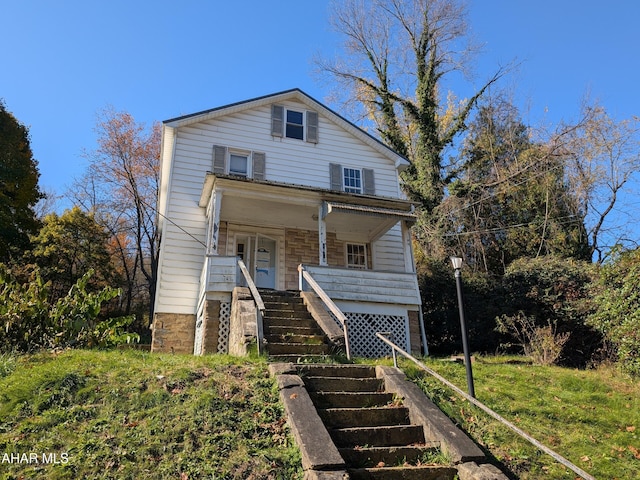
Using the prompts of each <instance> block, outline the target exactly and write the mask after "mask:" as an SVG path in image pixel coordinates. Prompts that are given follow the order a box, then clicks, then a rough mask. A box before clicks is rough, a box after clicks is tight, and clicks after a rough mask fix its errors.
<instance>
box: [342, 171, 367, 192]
mask: <svg viewBox="0 0 640 480" xmlns="http://www.w3.org/2000/svg"><path fill="white" fill-rule="evenodd" d="M342 182H343V183H342V187H343V190H344V191H345V192H347V193H362V171H361V170H360V169H357V168H349V167H344V169H343V174H342Z"/></svg>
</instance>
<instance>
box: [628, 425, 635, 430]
mask: <svg viewBox="0 0 640 480" xmlns="http://www.w3.org/2000/svg"><path fill="white" fill-rule="evenodd" d="M635 431H636V427H634V426H633V425H629V426H628V427H627V432H635Z"/></svg>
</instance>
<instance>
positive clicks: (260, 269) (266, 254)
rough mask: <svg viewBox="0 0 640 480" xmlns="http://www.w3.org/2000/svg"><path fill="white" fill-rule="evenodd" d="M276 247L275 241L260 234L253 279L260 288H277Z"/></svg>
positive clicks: (257, 242)
mask: <svg viewBox="0 0 640 480" xmlns="http://www.w3.org/2000/svg"><path fill="white" fill-rule="evenodd" d="M276 246H277V242H276V241H275V240H274V239H272V238H269V237H265V236H263V235H259V234H258V236H257V241H256V251H255V256H254V258H255V267H254V268H255V274H254V277H253V281H254V282H255V284H256V286H257V287H258V288H276Z"/></svg>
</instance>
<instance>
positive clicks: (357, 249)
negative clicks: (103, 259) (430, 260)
mask: <svg viewBox="0 0 640 480" xmlns="http://www.w3.org/2000/svg"><path fill="white" fill-rule="evenodd" d="M200 206H201V207H202V208H205V209H206V215H207V221H208V238H207V248H206V255H205V258H204V259H203V260H204V263H203V270H202V275H201V281H200V293H199V301H198V312H197V317H198V319H197V325H196V336H197V335H198V328H199V326H200V327H202V326H203V325H204V324H205V323H206V322H205V319H206V317H207V304H208V302H209V304H211V302H213V304H214V305H216V308H214V309H213V310H214V311H220V312H229V311H230V302H231V292H232V290H233V289H234V288H235V287H236V286H238V285H243V284H244V279H243V277H242V275H241V274H240V273H239V270H238V267H237V260H238V259H242V260H243V262H244V263H245V264H246V266H247V268H248V270H249V273H250V275H251V276H252V278H253V281H254V282H255V284H256V285H257V286H258V287H259V288H260V287H262V288H271V289H276V290H294V289H298V288H299V273H298V267H299V265H300V264H303V265H304V267H305V269H306V270H307V271H308V272H309V273H310V274H311V275H313V277H314V278H316V280H317V282H318V284H319V285H320V286H321V287H322V288H323V289H324V290H325V291H326V292H327V294H328V295H329V296H330V297H331V298H332V300H333V301H335V302H336V304H337V305H338V306H339V307H340V308H341V309H342V310H344V311H345V312H346V313H347V314H348V315H351V318H353V319H355V320H354V325H355V323H359V324H360V327H359V328H358V330H359V331H360V330H365V329H367V328H368V327H367V325H370V324H371V323H372V321H373V320H372V319H374V320H375V321H376V322H377V324H376V326H373V325H371V329H377V330H380V329H381V328H382V327H386V328H384V330H385V331H389V330H390V329H391V330H393V329H395V330H396V332H397V336H398V337H401V338H403V339H404V342H405V345H406V346H407V347H408V348H411V347H413V349H414V350H415V345H416V344H417V345H418V349H419V346H420V343H421V342H420V338H419V337H420V335H419V332H418V331H417V326H418V322H419V310H420V304H421V301H420V296H419V290H418V285H417V279H416V274H415V271H414V263H413V255H412V250H411V236H410V231H409V229H410V226H411V224H412V223H413V222H414V220H415V216H414V213H413V205H412V204H411V203H410V202H408V201H405V200H399V199H387V198H382V197H374V196H367V195H355V194H348V193H343V192H335V191H330V190H326V189H319V188H310V187H302V186H294V185H288V184H276V183H271V182H265V181H255V180H250V179H244V178H238V177H232V176H224V175H213V174H209V175H207V177H206V179H205V184H204V188H203V191H202V195H201V199H200ZM209 310H212V309H209ZM356 320H357V321H356ZM225 321H226V320H225V318H222V317H221V318H220V319H219V327H218V329H219V330H220V331H221V332H222V333H221V334H218V337H219V340H220V339H221V335H224V322H225ZM374 334H375V332H373V331H372V332H371V335H369V336H373V335H374ZM363 335H364V334H363V333H362V332H359V333H358V336H360V337H362V336H363ZM414 337H417V340H416V338H414ZM219 340H218V341H217V343H218V351H224V347H223V348H222V349H221V348H220V341H219ZM203 342H204V343H206V341H203ZM371 342H373V343H376V342H375V340H371ZM197 345H198V341H197V340H196V346H197ZM208 349H210V347H209V348H208ZM196 353H198V352H196ZM355 353H356V354H358V353H359V352H357V351H356V352H355ZM362 353H365V354H366V355H365V356H375V353H376V349H375V348H374V349H372V348H370V347H367V348H365V349H364V350H363V352H362Z"/></svg>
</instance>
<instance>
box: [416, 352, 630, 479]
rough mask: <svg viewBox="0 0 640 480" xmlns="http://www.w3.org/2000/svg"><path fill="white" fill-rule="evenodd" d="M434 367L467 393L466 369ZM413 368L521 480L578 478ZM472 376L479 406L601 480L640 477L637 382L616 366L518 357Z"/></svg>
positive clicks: (483, 365)
mask: <svg viewBox="0 0 640 480" xmlns="http://www.w3.org/2000/svg"><path fill="white" fill-rule="evenodd" d="M404 365H405V364H404V363H403V366H404ZM428 366H429V367H431V368H432V369H434V370H435V371H437V372H438V373H440V374H441V375H442V376H444V377H445V378H447V379H449V380H450V381H451V382H452V383H454V384H455V385H457V386H458V387H459V388H461V389H462V390H464V391H466V389H467V383H466V374H465V373H466V372H465V368H464V365H462V364H460V363H453V362H446V361H442V360H430V361H429V362H428ZM406 367H407V371H408V372H409V373H410V376H411V377H413V378H414V380H415V381H416V383H418V384H419V385H420V386H421V387H422V388H423V390H424V391H425V392H427V394H428V395H429V396H430V397H431V398H432V399H433V400H434V401H435V403H437V404H438V405H439V406H440V408H441V409H442V410H443V411H445V412H446V413H447V415H449V416H450V417H451V418H454V419H455V420H456V421H457V422H458V424H459V425H461V426H462V428H464V429H465V430H466V431H467V432H469V434H470V435H471V436H472V437H473V438H474V439H475V440H476V441H477V442H478V443H479V444H480V445H482V446H483V447H484V448H485V449H487V450H488V451H490V452H491V454H492V455H494V456H495V457H496V458H497V459H498V460H499V461H501V462H502V463H503V464H504V465H506V466H507V467H508V468H509V470H510V471H511V472H513V474H514V477H517V478H519V479H522V480H534V479H540V478H550V479H554V480H562V479H566V480H574V479H575V478H579V477H577V476H576V475H575V474H574V473H573V472H572V471H570V470H568V469H566V468H565V467H564V466H562V465H561V464H559V463H558V462H556V461H555V460H554V459H552V458H551V457H550V456H549V455H546V454H544V453H542V452H540V451H539V450H538V449H536V448H535V447H533V446H532V445H531V444H529V443H528V442H527V441H525V440H523V439H521V438H520V437H519V436H518V435H516V434H515V433H513V432H512V431H511V430H509V429H507V427H505V426H503V425H501V424H500V423H499V422H497V421H496V420H494V419H493V418H491V417H490V416H488V415H487V414H485V413H484V412H482V411H481V410H480V409H478V408H476V407H474V406H472V405H470V404H469V403H468V402H466V401H464V400H461V399H460V397H458V396H457V395H456V394H455V393H453V391H451V390H449V389H448V388H447V387H445V386H443V385H442V384H441V383H440V382H438V381H437V380H435V379H433V377H430V376H429V375H427V374H426V373H424V372H422V371H419V370H417V369H415V368H413V367H412V366H410V365H408V364H406ZM473 374H474V380H475V382H474V383H475V391H476V398H477V399H478V400H480V401H481V402H483V403H484V404H485V405H487V406H488V407H490V408H491V409H492V410H494V411H496V412H497V413H499V414H500V415H502V416H503V417H504V418H506V419H507V420H509V421H511V422H512V423H514V424H516V425H517V426H518V427H519V428H521V429H522V430H524V431H525V432H527V433H528V434H530V435H532V436H533V437H534V438H536V439H537V440H539V441H540V442H542V443H543V444H545V445H547V446H548V447H549V448H551V449H553V450H555V451H556V452H557V453H559V454H560V455H562V456H563V457H565V458H567V459H568V460H569V461H571V462H572V463H574V464H575V465H577V466H578V467H580V468H582V469H583V470H585V471H587V472H589V473H590V474H591V475H593V476H594V477H595V478H598V479H607V480H614V479H619V480H623V479H624V480H626V479H632V478H640V384H639V383H638V382H637V381H633V380H632V379H630V378H629V377H626V376H624V375H621V374H620V373H618V371H616V370H615V369H614V368H608V367H602V368H599V369H596V370H573V369H567V368H560V367H542V366H536V365H531V364H529V363H527V362H526V360H525V359H523V358H514V357H511V358H507V357H490V358H477V361H476V362H475V363H474V364H473Z"/></svg>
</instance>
